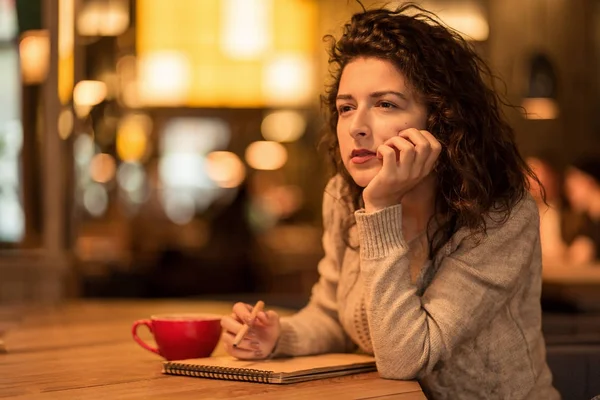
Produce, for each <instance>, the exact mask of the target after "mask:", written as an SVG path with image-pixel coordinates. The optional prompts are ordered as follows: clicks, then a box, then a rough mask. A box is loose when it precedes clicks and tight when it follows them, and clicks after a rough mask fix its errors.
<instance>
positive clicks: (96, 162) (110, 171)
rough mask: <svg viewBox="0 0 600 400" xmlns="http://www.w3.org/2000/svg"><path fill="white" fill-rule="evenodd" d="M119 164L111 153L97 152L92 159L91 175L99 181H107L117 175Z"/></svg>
mask: <svg viewBox="0 0 600 400" xmlns="http://www.w3.org/2000/svg"><path fill="white" fill-rule="evenodd" d="M116 169H117V165H116V162H115V159H114V157H113V156H111V155H110V154H106V153H100V154H96V155H95V156H94V157H93V158H92V160H91V161H90V177H91V178H92V179H93V180H94V181H96V182H98V183H106V182H108V181H110V180H111V179H112V178H113V177H114V176H115V171H116Z"/></svg>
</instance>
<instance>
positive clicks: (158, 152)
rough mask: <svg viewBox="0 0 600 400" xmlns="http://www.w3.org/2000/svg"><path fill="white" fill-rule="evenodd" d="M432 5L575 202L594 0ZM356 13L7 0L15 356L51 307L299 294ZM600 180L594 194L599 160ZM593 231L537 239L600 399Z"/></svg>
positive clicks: (589, 140) (145, 0)
mask: <svg viewBox="0 0 600 400" xmlns="http://www.w3.org/2000/svg"><path fill="white" fill-rule="evenodd" d="M362 3H363V4H364V6H366V7H371V6H375V5H385V6H386V7H395V6H397V5H399V4H400V3H401V1H396V0H392V1H387V2H378V1H371V0H363V1H362ZM417 3H418V4H420V5H421V6H423V7H424V8H426V9H428V10H430V11H433V12H435V13H436V14H437V15H438V17H439V18H440V19H441V20H442V21H443V22H444V23H445V24H447V25H448V26H450V27H451V28H453V29H455V30H457V31H459V32H460V33H461V34H462V35H463V36H464V37H465V39H467V40H468V41H469V43H470V44H471V45H472V46H473V47H474V48H475V50H476V51H477V52H478V54H479V55H480V56H481V57H482V58H483V59H484V60H486V61H487V62H488V63H489V64H490V65H491V67H492V68H493V70H494V72H495V73H496V75H497V77H498V79H499V82H501V84H500V85H499V87H500V89H501V90H502V91H503V94H504V96H505V98H506V100H507V105H506V107H505V113H506V115H507V118H508V119H509V121H510V123H511V124H512V126H513V127H514V129H515V134H516V139H517V143H518V146H519V149H520V151H521V153H522V154H523V156H524V157H527V160H531V163H532V164H531V165H532V166H535V167H539V168H534V169H535V170H536V172H538V174H539V176H540V179H541V180H544V179H542V178H545V177H546V175H547V174H545V173H544V170H543V168H542V166H543V165H549V168H551V170H552V171H554V172H553V174H548V175H551V176H552V177H553V179H555V181H554V182H553V183H552V182H551V183H548V184H547V185H548V187H546V190H547V191H548V192H550V190H549V187H554V188H555V191H556V192H557V198H559V199H561V200H563V203H564V204H565V206H567V205H568V201H567V198H568V194H566V191H567V190H568V188H569V186H567V185H565V182H566V179H565V178H566V177H567V176H568V175H569V171H571V170H572V169H571V168H572V165H573V163H575V162H576V160H578V159H580V158H581V157H584V156H586V157H588V158H589V157H592V158H593V155H594V154H596V155H597V154H600V117H599V116H600V113H599V112H598V110H599V109H600V72H599V71H600V1H599V0H427V1H417ZM360 9H361V4H360V3H359V2H357V1H355V0H172V1H167V0H0V318H4V320H5V322H4V323H3V324H0V333H1V334H2V335H3V336H2V337H4V339H5V343H6V351H7V352H8V354H10V344H11V335H13V334H14V335H15V337H18V330H19V326H21V325H23V324H25V325H26V323H27V321H28V318H31V316H32V315H35V313H36V310H37V309H39V308H40V307H42V308H44V307H46V308H48V307H51V308H52V307H54V308H57V307H61V305H62V304H65V303H70V302H103V301H109V302H110V301H156V300H160V299H179V300H194V301H195V300H197V301H203V300H210V301H223V302H235V301H247V302H249V303H251V302H253V301H256V299H259V298H260V299H263V300H265V302H266V303H267V304H270V305H273V306H276V307H284V308H287V309H289V310H297V309H300V308H301V307H302V306H303V305H304V304H306V302H307V301H308V299H309V296H310V291H311V287H312V285H313V284H314V283H315V282H316V280H317V279H318V272H317V268H316V266H317V263H318V261H319V259H320V258H321V257H322V256H323V249H322V245H321V235H322V232H323V227H322V215H321V203H322V196H323V188H324V187H325V184H326V183H327V181H328V178H329V177H330V174H329V169H328V168H329V166H328V164H327V163H326V162H325V161H324V157H323V153H322V151H321V148H320V147H319V139H320V136H321V129H322V127H323V124H324V119H323V113H322V110H321V107H320V97H319V96H320V94H322V93H323V89H324V86H323V85H324V82H326V81H327V79H328V76H329V71H328V66H327V54H326V43H325V42H324V41H323V37H324V36H325V35H328V34H331V35H334V36H336V37H337V35H339V32H340V27H341V25H342V24H343V22H345V21H346V20H347V19H348V18H349V16H350V15H352V14H353V13H354V12H357V11H359V10H360ZM509 104H510V105H513V106H509ZM594 152H595V153H594ZM596 161H597V162H600V157H599V158H598V159H597V160H596ZM544 163H545V164H544ZM542 175H543V176H542ZM552 185H554V186H552ZM595 185H596V189H595V190H596V192H595V193H596V202H597V201H598V199H597V197H598V193H600V177H599V176H596V177H595ZM532 190H533V189H532ZM541 207H543V205H541ZM541 215H542V218H543V214H541ZM570 215H571V214H567V213H565V214H564V215H563V216H564V219H565V221H568V220H569V218H571V216H570ZM572 218H575V217H572ZM591 218H592V220H594V218H593V217H591ZM594 221H595V224H596V227H597V226H598V224H600V222H599V221H598V216H597V215H596V219H595V220H594ZM563 225H565V224H563ZM542 226H543V225H542ZM548 229H550V230H551V229H552V228H548ZM597 230H598V228H596V231H597ZM555 233H556V232H555ZM545 234H546V236H547V237H549V236H552V235H551V234H550V233H545ZM543 235H544V232H543ZM555 236H557V237H561V240H563V241H564V242H565V243H567V245H568V242H569V240H571V239H572V238H571V239H568V238H567V236H568V235H567V234H566V233H564V232H558V233H556V235H555ZM597 238H598V236H596V240H598V239H597ZM561 243H562V242H561ZM562 244H564V243H562ZM562 244H561V245H562ZM542 246H544V244H543V243H542ZM596 246H597V250H596V253H595V257H594V256H592V257H590V258H587V259H585V260H583V261H581V262H575V261H572V260H571V261H569V260H567V259H566V258H560V257H558V256H556V257H553V256H552V254H553V253H552V249H555V248H556V247H554V246H552V245H549V247H548V248H549V249H550V250H547V253H544V263H543V276H544V283H543V288H542V289H543V290H542V300H541V301H542V309H543V321H542V323H543V331H544V336H545V339H546V343H547V352H548V354H547V357H548V362H549V364H550V367H551V369H552V372H553V375H554V384H555V386H556V387H557V388H558V389H559V390H560V391H561V394H562V395H563V398H565V399H590V398H591V397H593V396H594V395H598V394H600V243H596ZM576 258H577V257H576ZM11 310H12V311H11ZM14 310H18V311H14ZM140 317H143V316H140ZM7 321H8V322H7ZM2 326H5V327H9V328H6V329H5V331H4V332H3V331H2V330H3V329H4V328H2ZM2 337H0V341H1V339H2ZM15 341H16V339H15ZM140 351H141V350H140ZM1 362H2V354H0V364H1ZM1 390H2V389H0V391H1Z"/></svg>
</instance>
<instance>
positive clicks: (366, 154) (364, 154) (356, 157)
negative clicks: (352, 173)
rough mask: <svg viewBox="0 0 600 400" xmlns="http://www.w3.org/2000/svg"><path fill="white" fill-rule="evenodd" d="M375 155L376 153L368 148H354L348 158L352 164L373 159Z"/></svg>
mask: <svg viewBox="0 0 600 400" xmlns="http://www.w3.org/2000/svg"><path fill="white" fill-rule="evenodd" d="M375 156H376V154H375V153H373V152H372V151H369V150H354V151H352V154H351V155H350V159H351V161H352V162H353V163H354V164H364V163H366V162H367V161H370V160H372V159H374V158H375Z"/></svg>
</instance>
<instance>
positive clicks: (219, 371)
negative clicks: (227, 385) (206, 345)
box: [164, 362, 271, 383]
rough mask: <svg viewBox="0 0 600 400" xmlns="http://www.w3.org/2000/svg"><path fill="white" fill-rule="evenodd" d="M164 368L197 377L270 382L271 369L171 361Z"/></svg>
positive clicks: (167, 370)
mask: <svg viewBox="0 0 600 400" xmlns="http://www.w3.org/2000/svg"><path fill="white" fill-rule="evenodd" d="M164 370H165V372H166V373H168V374H172V375H185V376H192V377H197V378H212V379H225V380H234V381H245V382H259V383H269V377H270V375H271V372H270V371H260V370H257V369H250V368H248V369H246V368H226V367H212V366H202V365H193V366H192V365H185V364H180V363H176V362H170V363H168V364H166V365H164Z"/></svg>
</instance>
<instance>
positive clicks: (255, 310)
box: [233, 300, 265, 347]
mask: <svg viewBox="0 0 600 400" xmlns="http://www.w3.org/2000/svg"><path fill="white" fill-rule="evenodd" d="M264 307H265V303H264V301H262V300H259V301H257V302H256V304H255V305H254V308H253V309H252V314H250V319H249V320H250V321H254V319H255V318H256V315H257V314H258V313H259V312H261V311H262V310H263V308H264ZM248 329H250V326H249V325H248V323H247V322H246V323H244V326H242V329H240V331H239V332H238V333H237V335H235V339H233V347H237V346H238V345H239V344H240V342H241V341H242V340H243V339H244V336H246V333H248Z"/></svg>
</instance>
